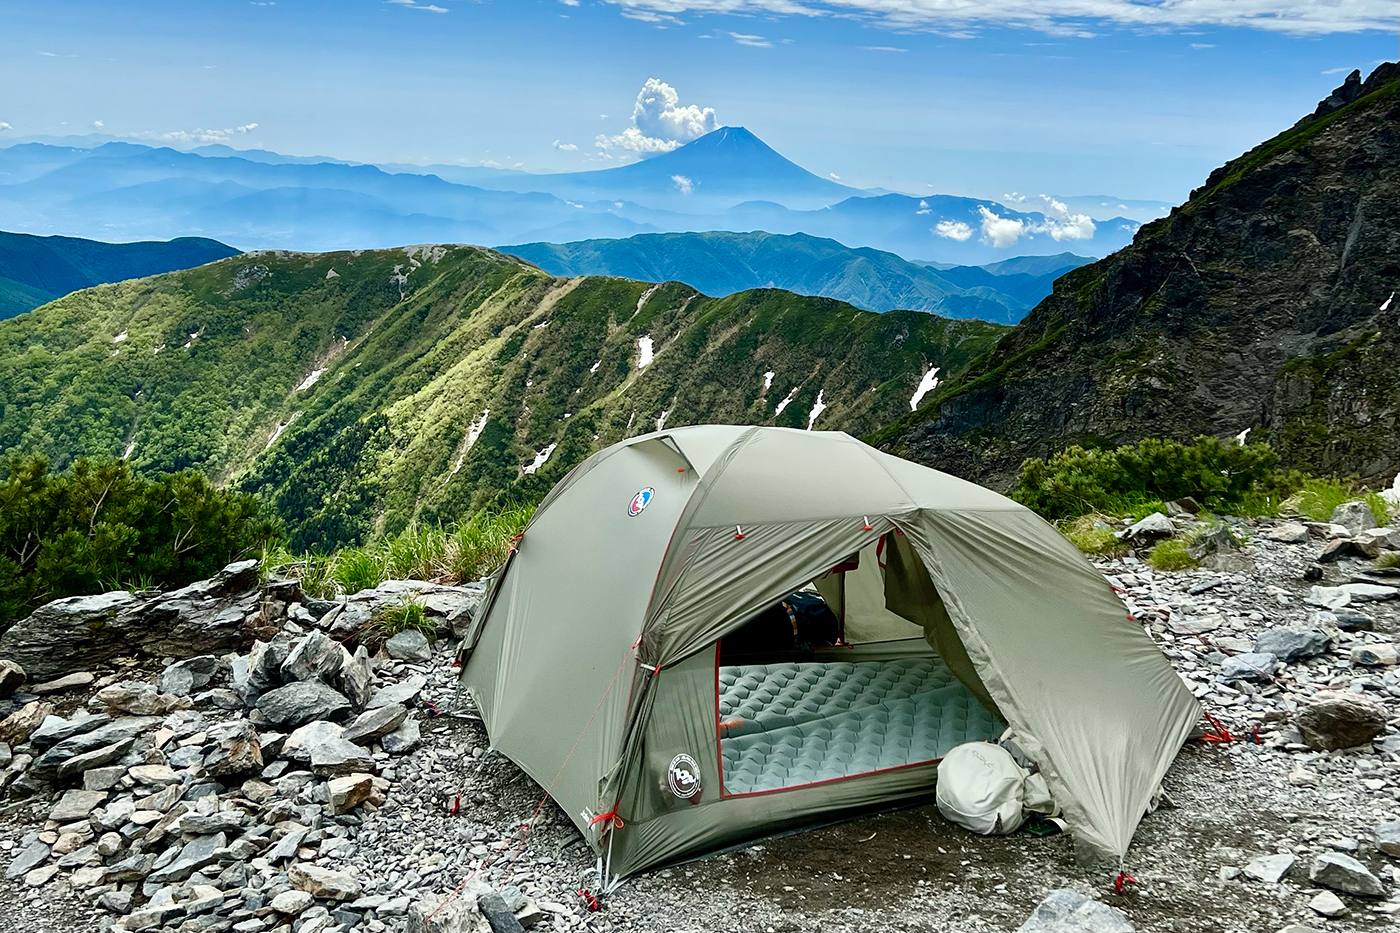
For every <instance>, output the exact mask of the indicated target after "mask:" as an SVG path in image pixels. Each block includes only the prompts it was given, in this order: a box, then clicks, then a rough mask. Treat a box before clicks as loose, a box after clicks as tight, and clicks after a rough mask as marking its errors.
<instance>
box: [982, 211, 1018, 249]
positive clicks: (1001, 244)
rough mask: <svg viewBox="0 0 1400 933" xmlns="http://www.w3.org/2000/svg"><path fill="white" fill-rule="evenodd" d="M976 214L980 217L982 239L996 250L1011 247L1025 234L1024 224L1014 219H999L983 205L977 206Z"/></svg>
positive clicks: (999, 217)
mask: <svg viewBox="0 0 1400 933" xmlns="http://www.w3.org/2000/svg"><path fill="white" fill-rule="evenodd" d="M977 213H978V214H980V215H982V239H984V240H986V241H987V242H988V243H990V244H992V245H993V246H995V247H996V248H997V249H1003V248H1005V247H1007V246H1011V245H1013V244H1014V243H1015V242H1016V241H1017V240H1019V239H1021V235H1022V234H1024V233H1025V232H1026V225H1025V224H1024V223H1022V222H1021V221H1019V220H1017V219H1015V218H1014V217H1001V216H999V215H997V214H995V213H993V212H992V211H990V210H988V209H987V207H986V205H984V204H979V205H977Z"/></svg>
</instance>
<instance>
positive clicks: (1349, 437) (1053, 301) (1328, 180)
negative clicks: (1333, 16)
mask: <svg viewBox="0 0 1400 933" xmlns="http://www.w3.org/2000/svg"><path fill="white" fill-rule="evenodd" d="M1397 126H1400V65H1397V64H1395V63H1393V62H1387V63H1384V64H1382V65H1381V66H1379V67H1378V68H1376V69H1375V71H1374V72H1373V73H1372V74H1371V76H1370V77H1369V78H1367V79H1366V80H1365V81H1364V82H1363V81H1362V80H1361V77H1360V74H1359V72H1353V73H1352V74H1351V75H1350V76H1348V78H1347V81H1346V82H1345V83H1344V84H1343V85H1342V86H1341V87H1340V88H1338V89H1337V91H1335V92H1334V93H1333V94H1332V95H1331V96H1330V97H1329V98H1327V99H1326V100H1324V101H1323V102H1322V104H1320V105H1319V107H1318V110H1317V111H1315V112H1314V113H1313V114H1311V115H1309V116H1307V117H1304V118H1303V119H1301V120H1299V121H1298V122H1297V123H1296V124H1294V125H1293V126H1292V127H1290V128H1289V129H1287V130H1284V131H1283V132H1282V133H1280V134H1278V135H1277V136H1275V137H1273V138H1272V139H1269V140H1266V141H1264V142H1262V143H1260V144H1259V145H1258V146H1255V147H1254V148H1253V149H1251V150H1249V151H1248V152H1246V153H1244V154H1242V155H1240V156H1239V157H1237V158H1235V159H1232V160H1230V161H1229V162H1227V163H1226V164H1224V165H1222V166H1220V167H1219V168H1217V169H1216V170H1215V171H1213V172H1211V173H1210V175H1209V177H1208V178H1207V179H1206V181H1205V183H1204V184H1202V186H1201V187H1199V188H1197V189H1196V190H1195V191H1194V192H1193V193H1192V196H1191V197H1190V198H1189V199H1188V200H1187V201H1186V202H1185V203H1184V204H1182V205H1180V206H1179V207H1177V208H1175V209H1174V210H1173V211H1172V212H1171V213H1170V214H1169V215H1168V216H1167V217H1165V218H1163V219H1161V220H1158V221H1154V222H1152V223H1149V224H1147V225H1146V226H1144V227H1143V228H1142V230H1141V231H1139V233H1138V234H1137V236H1136V237H1135V238H1134V241H1133V243H1132V245H1130V246H1129V247H1127V248H1125V249H1124V250H1121V251H1120V252H1118V253H1115V254H1114V255H1112V256H1109V257H1107V258H1105V259H1102V260H1099V261H1098V262H1096V263H1093V264H1092V265H1088V266H1084V267H1082V268H1079V269H1076V270H1074V271H1072V272H1070V273H1068V274H1066V275H1064V276H1063V277H1061V278H1060V279H1059V280H1058V281H1057V282H1056V283H1055V286H1054V289H1053V291H1052V293H1051V295H1050V297H1048V298H1047V299H1045V300H1044V301H1043V302H1041V303H1040V304H1039V305H1037V306H1036V307H1035V308H1034V309H1033V310H1032V311H1031V313H1030V314H1029V315H1028V316H1027V317H1026V319H1025V320H1024V321H1023V322H1022V323H1021V324H1019V325H1018V326H1017V327H1016V328H1014V329H1013V330H1012V331H1010V332H1009V333H1008V334H1007V335H1006V337H1005V338H1004V339H1003V340H1002V341H1001V342H1000V343H999V344H998V345H997V346H996V347H995V348H994V349H993V350H991V351H989V352H988V353H987V354H986V355H985V356H983V357H982V358H981V359H979V360H978V361H976V362H975V363H973V364H972V365H971V366H970V367H969V369H968V370H967V371H966V372H965V373H964V374H963V375H962V376H961V377H959V378H958V379H955V380H950V382H948V383H946V384H945V385H944V386H942V387H940V389H939V390H938V391H937V392H935V393H932V394H931V395H930V397H929V399H928V400H927V401H926V402H925V403H924V406H923V407H922V408H920V410H918V411H917V412H913V413H910V414H909V415H906V416H905V417H903V418H902V419H900V420H899V421H897V422H896V423H895V424H893V425H891V426H889V427H887V428H886V429H884V430H882V431H880V432H877V434H876V439H877V440H878V441H879V442H881V443H882V444H884V445H885V446H887V447H889V448H891V449H893V450H896V451H898V452H901V453H904V454H906V455H909V456H913V457H915V458H917V459H920V460H922V461H924V462H928V463H937V464H941V465H943V468H946V469H950V470H952V471H953V472H956V473H959V474H960V475H964V476H970V477H976V478H980V479H984V480H989V481H992V482H994V483H998V484H1001V485H1005V484H1006V483H1007V482H1009V481H1010V478H1011V476H1012V475H1013V473H1014V471H1015V469H1016V467H1017V466H1018V465H1019V463H1020V462H1021V459H1022V458H1024V457H1030V456H1043V455H1045V454H1048V453H1050V452H1053V451H1054V450H1056V449H1059V448H1062V447H1064V446H1066V445H1069V444H1073V443H1081V444H1089V445H1095V446H1097V445H1113V444H1119V443H1124V442H1129V441H1133V440H1136V439H1139V438H1141V437H1143V436H1145V435H1146V434H1147V433H1148V432H1149V430H1150V433H1152V434H1153V435H1158V436H1165V437H1174V438H1178V439H1184V438H1187V437H1190V436H1193V435H1196V434H1202V433H1206V434H1215V435H1217V436H1230V435H1238V434H1240V433H1241V432H1245V431H1248V432H1250V433H1249V434H1248V437H1249V438H1250V439H1251V440H1267V441H1269V442H1270V443H1272V444H1273V445H1274V446H1275V447H1276V448H1277V449H1278V450H1279V451H1280V453H1281V455H1282V456H1283V458H1284V460H1285V462H1292V463H1307V464H1309V467H1310V469H1312V470H1314V471H1317V472H1326V471H1334V472H1338V473H1343V474H1351V473H1354V474H1359V475H1360V476H1361V477H1362V478H1365V479H1374V480H1379V481H1383V482H1385V483H1386V484H1387V485H1388V484H1389V482H1390V479H1389V478H1390V477H1392V476H1394V475H1395V473H1396V471H1397V470H1400V367H1397V365H1396V361H1397V360H1400V341H1398V340H1397V332H1398V331H1397V328H1396V326H1395V323H1396V322H1395V315H1396V313H1397V311H1400V306H1397V304H1396V302H1395V300H1394V298H1395V293H1396V289H1397V285H1400V168H1398V167H1400V132H1398V131H1397V129H1396V127H1397Z"/></svg>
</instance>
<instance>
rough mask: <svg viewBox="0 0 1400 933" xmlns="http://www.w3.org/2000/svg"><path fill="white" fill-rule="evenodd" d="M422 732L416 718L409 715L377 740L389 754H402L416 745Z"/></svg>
mask: <svg viewBox="0 0 1400 933" xmlns="http://www.w3.org/2000/svg"><path fill="white" fill-rule="evenodd" d="M421 739H422V732H421V729H420V727H419V725H418V720H417V719H416V718H414V717H411V716H410V717H409V718H407V719H405V720H404V721H403V725H401V726H399V727H398V728H397V729H395V730H394V731H393V732H390V733H389V734H388V735H386V736H384V737H383V738H382V739H380V740H379V744H380V746H381V747H382V748H383V749H384V750H385V751H386V752H388V753H389V754H391V755H404V754H407V753H408V752H411V751H413V750H414V749H415V748H417V747H418V743H419V741H421Z"/></svg>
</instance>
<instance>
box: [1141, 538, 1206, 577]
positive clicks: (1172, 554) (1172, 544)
mask: <svg viewBox="0 0 1400 933" xmlns="http://www.w3.org/2000/svg"><path fill="white" fill-rule="evenodd" d="M1189 547H1190V542H1189V541H1188V540H1187V539H1186V538H1180V537H1178V538H1167V539H1166V540H1165V541H1158V542H1157V543H1156V544H1154V545H1153V546H1152V550H1151V551H1149V552H1148V553H1147V563H1148V566H1150V567H1151V568H1152V569H1153V570H1190V569H1192V568H1193V567H1197V566H1199V564H1200V562H1199V561H1197V560H1196V558H1194V557H1192V556H1191V552H1190V551H1189V550H1188V548H1189Z"/></svg>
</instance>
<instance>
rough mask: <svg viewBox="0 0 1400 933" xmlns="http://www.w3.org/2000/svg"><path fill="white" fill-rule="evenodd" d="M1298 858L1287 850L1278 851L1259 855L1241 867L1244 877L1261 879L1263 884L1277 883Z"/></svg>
mask: <svg viewBox="0 0 1400 933" xmlns="http://www.w3.org/2000/svg"><path fill="white" fill-rule="evenodd" d="M1297 861H1298V859H1297V857H1296V856H1294V855H1290V854H1289V853H1287V852H1280V853H1277V854H1275V855H1261V856H1259V857H1258V858H1256V859H1253V860H1252V861H1250V863H1249V864H1248V865H1246V866H1245V867H1244V869H1243V871H1244V876H1245V877H1246V878H1253V879H1254V880H1255V881H1262V882H1264V883H1265V884H1277V883H1278V882H1279V881H1280V880H1281V879H1282V878H1283V876H1284V875H1286V874H1288V870H1289V869H1290V868H1292V867H1293V864H1294V863H1295V862H1297Z"/></svg>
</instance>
